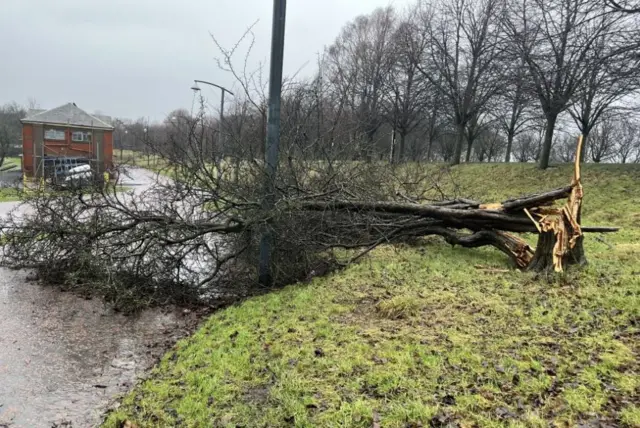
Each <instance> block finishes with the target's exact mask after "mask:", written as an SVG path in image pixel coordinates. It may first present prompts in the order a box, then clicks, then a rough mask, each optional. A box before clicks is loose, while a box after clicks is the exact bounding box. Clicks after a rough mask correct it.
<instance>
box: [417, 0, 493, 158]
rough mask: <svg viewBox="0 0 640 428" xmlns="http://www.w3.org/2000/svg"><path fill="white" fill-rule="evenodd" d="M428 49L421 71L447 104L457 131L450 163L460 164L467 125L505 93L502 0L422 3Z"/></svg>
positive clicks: (459, 0)
mask: <svg viewBox="0 0 640 428" xmlns="http://www.w3.org/2000/svg"><path fill="white" fill-rule="evenodd" d="M420 16H421V23H420V25H423V26H424V27H425V28H427V29H428V31H429V36H430V50H429V52H428V57H427V61H426V62H424V63H423V64H420V71H421V72H422V73H423V75H424V76H425V77H426V78H427V79H428V80H429V82H430V83H431V84H432V85H434V86H435V87H436V88H437V90H438V92H439V93H440V95H441V96H442V97H443V98H444V99H445V100H446V102H447V106H448V108H449V109H450V116H451V118H452V121H453V125H454V127H455V129H456V135H457V137H456V142H455V146H454V154H453V157H452V159H451V163H452V164H459V163H460V160H461V156H462V146H463V144H464V140H465V129H466V127H467V124H468V123H469V121H470V120H472V118H473V117H474V116H476V115H477V114H478V113H479V112H480V111H481V110H482V109H483V108H484V107H485V106H486V104H487V103H488V102H489V101H490V100H491V99H492V98H493V97H495V95H496V94H497V93H498V92H499V91H500V89H501V85H502V82H501V77H502V71H503V70H502V69H501V66H500V61H498V59H499V57H500V55H501V54H502V49H501V46H500V44H501V40H502V37H501V32H500V29H499V25H498V24H499V20H500V2H499V1H498V0H455V1H452V2H445V1H441V2H439V3H437V9H435V10H434V9H433V8H432V7H431V5H430V4H428V3H427V2H423V3H422V11H421V14H420Z"/></svg>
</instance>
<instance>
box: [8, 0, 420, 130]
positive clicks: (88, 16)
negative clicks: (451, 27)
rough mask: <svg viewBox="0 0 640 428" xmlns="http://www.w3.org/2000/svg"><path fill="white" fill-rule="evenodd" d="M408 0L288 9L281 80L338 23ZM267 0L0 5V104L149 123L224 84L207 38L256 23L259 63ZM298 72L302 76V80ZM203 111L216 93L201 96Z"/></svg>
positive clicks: (330, 1)
mask: <svg viewBox="0 0 640 428" xmlns="http://www.w3.org/2000/svg"><path fill="white" fill-rule="evenodd" d="M407 3H409V0H289V2H288V10H287V12H288V13H287V31H286V41H285V74H289V75H290V74H293V73H295V72H296V71H297V70H299V69H300V68H301V67H303V66H304V65H305V64H307V65H306V67H305V68H304V69H303V70H302V73H303V74H311V73H312V72H313V67H314V61H315V59H316V54H317V53H318V52H320V51H322V49H323V47H324V46H325V45H328V44H330V43H331V42H332V41H333V40H334V39H335V37H336V36H337V34H338V32H339V30H340V28H341V27H342V25H343V24H344V23H346V22H347V21H349V20H350V19H352V18H354V17H355V16H357V15H360V14H363V13H369V12H370V11H372V10H373V9H375V8H376V7H378V6H386V5H389V4H392V5H394V6H398V7H403V6H404V5H405V4H407ZM271 15H272V1H271V0H235V1H232V0H0V104H3V103H5V102H8V101H17V102H19V103H21V104H25V103H26V101H27V98H29V97H33V98H35V99H36V100H37V101H38V103H39V105H40V107H41V108H53V107H57V106H58V105H61V104H64V103H67V102H70V101H72V102H75V103H76V104H77V105H78V106H79V107H81V108H83V109H85V110H87V111H89V112H95V111H101V112H103V113H106V114H109V115H112V116H117V117H126V118H132V119H135V118H138V117H149V118H150V119H151V120H159V119H162V118H164V117H165V115H166V114H167V113H169V112H170V111H172V110H174V109H175V108H179V107H184V108H187V109H190V108H191V105H192V100H193V93H192V91H191V90H190V89H189V88H190V87H191V86H192V81H193V79H202V80H210V81H213V82H216V83H219V84H222V85H232V84H233V80H232V79H231V78H230V77H229V76H228V75H225V74H224V73H223V72H221V71H219V70H218V68H217V65H216V62H215V58H216V57H217V56H218V54H217V50H216V48H215V45H214V44H213V42H212V40H211V37H210V35H209V33H211V34H214V35H215V36H216V38H218V39H219V40H220V42H221V43H222V44H223V45H224V46H232V45H233V44H234V43H235V41H237V39H238V38H239V37H240V36H241V35H242V34H243V33H244V32H245V29H246V28H247V27H248V26H249V25H251V24H252V23H253V22H255V21H256V20H259V22H258V24H257V26H256V27H255V33H256V37H257V43H256V46H255V48H254V52H253V60H254V61H255V62H256V63H257V62H258V61H259V60H262V61H267V60H268V57H269V44H270V34H271ZM305 71H306V73H305ZM204 94H205V96H206V97H207V100H208V101H209V102H211V104H213V105H217V103H218V93H217V92H214V90H213V89H207V90H205V92H204Z"/></svg>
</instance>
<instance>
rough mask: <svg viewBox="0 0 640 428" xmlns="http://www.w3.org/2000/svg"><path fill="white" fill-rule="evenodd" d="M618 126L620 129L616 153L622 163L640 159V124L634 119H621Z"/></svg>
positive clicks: (617, 136)
mask: <svg viewBox="0 0 640 428" xmlns="http://www.w3.org/2000/svg"><path fill="white" fill-rule="evenodd" d="M616 125H617V126H618V127H619V128H620V129H619V131H618V133H617V135H616V152H617V153H618V155H619V160H620V162H622V163H627V162H633V157H634V155H635V160H636V162H637V160H638V159H639V158H640V123H638V121H637V119H634V118H631V119H629V118H620V120H618V121H617V123H616Z"/></svg>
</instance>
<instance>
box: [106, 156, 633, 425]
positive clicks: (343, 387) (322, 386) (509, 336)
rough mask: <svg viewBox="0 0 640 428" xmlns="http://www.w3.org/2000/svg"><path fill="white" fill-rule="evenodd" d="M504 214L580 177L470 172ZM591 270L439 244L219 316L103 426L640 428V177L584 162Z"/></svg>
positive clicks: (401, 250) (465, 176)
mask: <svg viewBox="0 0 640 428" xmlns="http://www.w3.org/2000/svg"><path fill="white" fill-rule="evenodd" d="M454 171H455V172H454V175H455V176H456V179H457V180H458V181H459V183H460V184H461V186H462V188H463V189H466V190H467V191H466V192H465V193H467V194H468V195H469V196H473V197H476V198H478V199H482V200H486V201H490V200H500V199H504V198H505V197H508V196H517V195H519V194H522V193H526V192H531V191H535V190H543V189H548V188H553V187H556V186H560V185H565V184H567V183H568V181H569V177H570V175H571V168H570V167H568V166H563V167H559V168H554V169H551V170H549V171H547V172H540V171H538V170H536V169H534V167H533V166H530V165H508V166H507V165H466V166H462V167H460V168H456V169H455V170H454ZM583 180H584V186H585V191H586V197H585V207H584V217H585V218H584V221H583V223H584V224H585V225H587V224H602V225H605V224H606V225H617V226H621V227H622V228H623V229H622V230H621V231H620V232H619V233H617V234H612V235H606V236H604V237H600V236H597V235H596V236H594V235H589V236H587V238H586V239H585V250H586V252H587V256H588V258H589V261H590V264H589V266H587V267H586V268H585V269H584V270H582V271H577V270H572V271H570V272H568V273H566V274H563V275H558V276H549V277H545V276H535V275H533V274H528V273H520V272H517V271H507V272H500V271H498V273H496V272H495V270H494V271H493V272H492V271H491V269H486V268H499V269H504V268H505V267H506V266H507V265H508V261H507V259H506V257H505V256H504V255H502V254H501V253H499V252H497V251H495V250H493V249H488V248H485V249H477V250H473V249H463V248H451V247H450V246H448V245H445V244H444V243H443V242H442V241H441V240H440V239H436V238H429V239H425V241H424V245H421V246H414V247H408V246H406V247H382V248H379V249H377V250H375V251H374V252H372V253H371V255H370V256H369V257H368V258H367V259H365V260H363V261H362V262H360V263H359V264H356V265H353V266H351V267H350V268H348V269H346V270H345V271H343V272H340V273H336V274H334V275H331V276H329V277H326V278H318V279H315V280H314V281H312V282H311V283H310V284H299V285H294V286H290V287H287V288H285V289H283V290H280V291H277V292H274V293H271V294H268V295H264V296H260V297H255V298H251V299H249V300H247V301H245V302H243V303H241V304H238V305H236V306H233V307H230V308H228V309H226V310H223V311H220V312H218V313H216V314H214V315H213V316H212V317H211V318H210V319H208V320H207V321H206V322H205V323H204V325H203V326H202V327H201V328H200V329H199V330H198V331H197V332H196V333H195V334H194V335H193V336H191V337H189V338H187V339H185V340H182V341H180V342H178V343H177V344H176V345H175V347H174V348H173V349H172V350H171V351H170V352H168V353H167V355H165V357H164V358H163V359H162V361H161V362H160V364H159V365H158V367H157V368H156V369H154V370H153V372H152V373H151V376H150V377H149V379H147V380H145V381H143V382H142V383H141V384H140V385H138V386H137V387H136V388H135V389H134V390H133V391H132V392H131V393H130V394H128V395H127V396H126V397H124V400H123V403H122V406H121V407H120V408H119V409H118V410H117V411H115V412H114V413H112V414H110V415H109V417H108V419H107V421H106V422H105V424H104V426H106V427H109V428H111V427H116V426H119V423H120V422H121V421H123V420H125V419H129V420H132V421H134V422H135V423H137V424H138V425H139V426H141V427H174V426H181V427H219V426H233V427H235V426H244V427H280V426H299V427H316V426H318V427H325V426H326V427H367V428H368V427H372V426H374V427H375V426H380V427H385V428H386V427H417V426H429V425H430V424H433V425H435V426H444V425H446V424H448V423H454V424H456V423H457V424H459V425H460V426H467V427H470V426H487V427H498V426H511V427H546V426H549V424H555V425H557V426H573V425H577V424H579V423H580V422H589V421H596V420H597V419H601V420H603V421H604V422H608V423H610V424H612V425H614V426H640V377H639V374H640V373H639V371H640V363H639V351H640V346H639V345H640V343H639V341H638V337H639V333H640V329H639V321H640V300H639V294H640V208H638V207H639V206H640V168H639V167H638V166H628V167H627V166H605V165H600V166H591V165H589V166H587V167H586V168H585V171H584V174H583Z"/></svg>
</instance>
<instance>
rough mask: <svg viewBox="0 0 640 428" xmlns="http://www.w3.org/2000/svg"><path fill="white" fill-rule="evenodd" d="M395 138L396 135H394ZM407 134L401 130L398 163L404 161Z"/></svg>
mask: <svg viewBox="0 0 640 428" xmlns="http://www.w3.org/2000/svg"><path fill="white" fill-rule="evenodd" d="M394 138H395V137H394ZM406 141H407V136H406V135H405V133H404V132H400V145H399V146H398V163H402V162H404V151H405V143H406Z"/></svg>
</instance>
